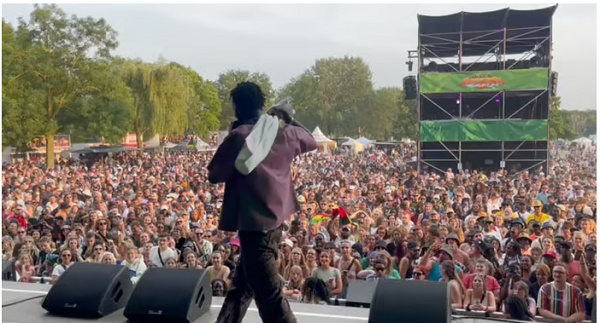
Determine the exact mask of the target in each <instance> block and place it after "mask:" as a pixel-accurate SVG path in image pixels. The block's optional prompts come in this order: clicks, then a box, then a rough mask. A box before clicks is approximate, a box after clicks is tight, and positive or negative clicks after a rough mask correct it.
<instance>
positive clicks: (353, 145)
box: [342, 137, 365, 154]
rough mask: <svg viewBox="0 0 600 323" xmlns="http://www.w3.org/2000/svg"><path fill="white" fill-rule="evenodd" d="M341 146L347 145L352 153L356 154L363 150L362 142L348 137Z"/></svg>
mask: <svg viewBox="0 0 600 323" xmlns="http://www.w3.org/2000/svg"><path fill="white" fill-rule="evenodd" d="M342 147H347V148H348V149H350V151H351V152H352V153H353V154H358V153H360V152H362V151H363V150H365V147H364V146H363V144H361V143H360V142H358V141H356V140H354V139H352V138H350V137H348V140H347V141H346V142H344V143H343V144H342Z"/></svg>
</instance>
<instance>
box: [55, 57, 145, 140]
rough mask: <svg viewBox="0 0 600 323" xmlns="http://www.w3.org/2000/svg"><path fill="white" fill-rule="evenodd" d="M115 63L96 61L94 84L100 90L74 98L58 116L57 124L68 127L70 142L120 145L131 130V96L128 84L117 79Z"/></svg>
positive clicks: (132, 108)
mask: <svg viewBox="0 0 600 323" xmlns="http://www.w3.org/2000/svg"><path fill="white" fill-rule="evenodd" d="M116 66H118V64H107V63H101V64H96V66H95V71H96V72H95V73H94V76H93V77H94V84H96V86H97V87H98V88H99V89H101V91H99V93H97V94H95V95H87V96H84V97H80V98H78V99H77V100H74V101H73V102H72V103H71V104H70V106H68V107H67V108H66V109H65V110H64V111H63V113H61V114H60V115H59V118H58V121H59V124H62V125H64V126H63V128H64V129H68V130H70V133H71V140H72V141H75V142H77V141H84V142H85V141H90V140H93V139H94V138H102V140H103V142H108V143H112V144H119V143H121V140H122V139H123V137H125V136H126V134H127V133H128V132H129V131H130V130H131V125H132V123H133V112H134V106H133V97H132V96H131V91H130V89H129V88H128V87H127V85H126V84H125V83H124V82H123V81H122V80H121V79H120V78H119V75H118V69H117V68H115V67H116Z"/></svg>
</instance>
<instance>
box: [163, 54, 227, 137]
mask: <svg viewBox="0 0 600 323" xmlns="http://www.w3.org/2000/svg"><path fill="white" fill-rule="evenodd" d="M170 65H171V66H173V67H175V68H178V69H180V70H182V71H183V72H184V73H186V74H187V75H188V77H189V78H190V82H191V87H190V91H191V93H190V101H189V105H188V109H187V119H188V128H187V129H186V130H187V131H188V132H191V133H195V134H197V135H198V136H200V137H203V138H206V137H207V136H208V133H209V132H210V131H216V130H219V126H220V125H221V123H220V121H219V116H220V115H221V101H219V93H218V92H217V89H216V88H215V86H214V85H213V84H212V83H210V82H207V81H205V80H203V79H202V77H200V75H198V73H196V72H195V71H193V70H192V69H190V68H186V67H183V66H182V65H180V64H177V63H170Z"/></svg>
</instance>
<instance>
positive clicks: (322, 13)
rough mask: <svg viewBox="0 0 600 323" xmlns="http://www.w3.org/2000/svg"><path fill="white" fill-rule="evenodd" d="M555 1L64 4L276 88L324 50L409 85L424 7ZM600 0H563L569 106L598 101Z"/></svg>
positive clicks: (164, 50) (559, 18)
mask: <svg viewBox="0 0 600 323" xmlns="http://www.w3.org/2000/svg"><path fill="white" fill-rule="evenodd" d="M551 5H553V4H547V5H544V4H531V5H525V4H515V5H510V4H502V5H492V4H490V5H488V4H485V5H484V4H455V5H450V4H436V5H428V4H422V5H417V4H381V5H372V4H368V5H367V4H364V5H361V4H331V5H325V4H301V5H291V4H289V5H288V4H261V5H258V4H256V5H255V4H241V5H240V4H223V5H211V4H179V5H159V4H94V5H92V4H61V5H60V7H61V8H62V9H63V10H65V11H66V12H67V14H76V15H77V16H80V17H82V16H92V17H95V18H104V19H105V20H106V21H107V22H108V23H109V24H110V25H111V26H112V27H113V28H114V29H115V30H117V32H118V33H119V36H118V40H119V47H118V49H117V50H116V51H115V52H114V53H115V54H116V55H119V56H124V57H128V58H141V59H143V60H144V61H148V62H153V61H156V60H157V59H158V58H159V57H160V56H162V57H164V58H165V59H167V60H169V61H176V62H178V63H180V64H182V65H185V66H189V67H191V68H193V69H194V70H196V71H197V72H198V73H199V74H200V75H201V76H202V77H204V78H206V79H208V80H216V79H217V78H218V75H219V74H220V73H222V72H225V71H227V70H229V69H242V70H249V71H251V72H262V73H266V74H268V75H269V76H270V78H271V81H272V83H273V86H274V88H275V89H278V88H280V87H282V86H284V85H285V84H286V83H288V82H289V81H290V80H291V79H292V78H293V77H296V76H298V75H300V74H301V73H302V72H304V71H305V70H306V69H308V68H310V67H311V66H312V65H313V64H314V62H315V61H316V60H317V59H319V58H327V57H342V56H344V55H350V56H359V57H362V58H363V59H364V60H365V61H366V62H367V64H369V66H370V68H371V71H372V73H373V83H374V86H375V87H376V88H380V87H388V86H396V87H401V86H402V78H403V77H405V76H406V75H408V70H407V67H406V65H405V61H406V60H407V59H406V56H407V51H408V50H412V49H416V47H417V28H418V24H417V14H423V15H447V14H452V13H456V12H458V11H469V12H482V11H491V10H498V9H501V8H505V7H511V8H513V9H538V8H543V7H547V6H551ZM32 9H33V5H31V4H3V5H2V17H3V18H4V19H5V20H6V21H7V22H9V23H12V24H15V23H16V22H17V18H18V17H24V18H26V20H28V19H29V14H30V12H31V11H32ZM596 38H597V35H596V5H595V4H581V5H571V4H560V5H559V7H558V9H557V11H556V13H555V14H554V27H553V42H554V60H553V62H552V64H553V70H554V71H557V72H558V73H559V79H558V95H559V96H561V98H562V108H563V109H570V110H587V109H596V90H597V89H596V64H597V62H596V60H597V53H596Z"/></svg>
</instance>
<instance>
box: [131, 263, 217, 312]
mask: <svg viewBox="0 0 600 323" xmlns="http://www.w3.org/2000/svg"><path fill="white" fill-rule="evenodd" d="M211 303H212V289H211V286H210V281H209V277H208V273H207V272H206V271H204V270H195V269H167V268H149V269H148V270H146V272H145V273H144V275H143V276H142V277H141V278H140V279H139V280H138V282H137V284H136V286H135V289H134V290H133V293H132V294H131V298H130V299H129V303H127V306H126V307H125V312H124V313H123V315H125V317H126V318H127V319H129V321H131V322H173V323H175V322H193V321H195V320H196V319H198V318H199V317H200V316H202V315H203V314H204V313H206V312H208V311H209V310H210V304H211Z"/></svg>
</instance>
